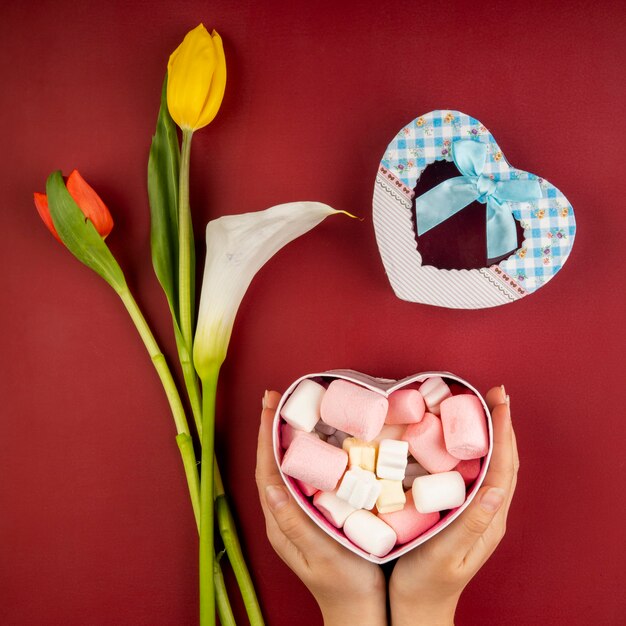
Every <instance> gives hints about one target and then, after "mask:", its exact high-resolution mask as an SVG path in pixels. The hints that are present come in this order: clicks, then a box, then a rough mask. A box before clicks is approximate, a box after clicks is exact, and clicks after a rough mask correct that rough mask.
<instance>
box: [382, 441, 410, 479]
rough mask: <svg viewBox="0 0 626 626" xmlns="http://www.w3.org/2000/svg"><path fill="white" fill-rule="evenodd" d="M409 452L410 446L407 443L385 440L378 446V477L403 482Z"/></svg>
mask: <svg viewBox="0 0 626 626" xmlns="http://www.w3.org/2000/svg"><path fill="white" fill-rule="evenodd" d="M408 451H409V444H408V442H406V441H396V440H395V439H383V440H382V441H381V442H380V444H379V445H378V461H376V476H378V478H388V479H389V480H398V481H401V480H403V479H404V470H405V469H406V461H407V458H406V455H407V454H408Z"/></svg>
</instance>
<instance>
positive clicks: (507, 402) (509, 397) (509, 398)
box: [504, 394, 511, 411]
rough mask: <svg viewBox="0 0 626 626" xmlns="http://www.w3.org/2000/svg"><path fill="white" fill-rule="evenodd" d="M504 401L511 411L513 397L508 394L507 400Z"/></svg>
mask: <svg viewBox="0 0 626 626" xmlns="http://www.w3.org/2000/svg"><path fill="white" fill-rule="evenodd" d="M504 401H505V402H506V405H507V406H508V407H509V411H510V410H511V396H509V395H508V394H507V396H506V398H505V399H504Z"/></svg>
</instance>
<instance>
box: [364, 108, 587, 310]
mask: <svg viewBox="0 0 626 626" xmlns="http://www.w3.org/2000/svg"><path fill="white" fill-rule="evenodd" d="M457 142H462V143H464V144H466V145H467V144H468V143H469V142H477V143H479V144H481V146H480V148H481V149H483V147H484V151H485V153H486V154H485V160H484V167H483V168H482V171H481V172H480V173H481V174H482V176H481V177H480V178H481V180H480V181H478V180H477V178H476V177H474V180H475V181H476V182H479V183H481V184H482V183H485V184H489V185H492V186H493V185H495V184H496V183H502V184H503V185H506V184H507V183H508V182H509V181H526V183H523V184H530V185H536V187H537V189H538V190H540V192H538V193H537V194H530V196H528V197H529V199H528V200H527V201H509V200H506V201H504V200H501V199H499V201H497V202H491V201H490V200H492V199H494V198H495V196H493V195H492V196H491V198H487V199H485V198H482V199H480V200H479V201H481V202H487V209H486V210H487V215H488V219H491V218H490V217H489V215H490V213H489V212H492V214H493V209H494V208H495V209H502V211H503V213H502V214H501V215H500V216H499V218H498V220H499V219H500V218H502V219H504V218H508V221H509V225H510V224H511V223H513V222H512V221H511V220H510V215H508V216H507V214H506V212H509V213H510V214H512V215H513V217H514V219H515V220H517V221H518V222H519V223H520V225H521V227H522V228H523V230H524V240H523V242H522V243H521V245H520V246H519V248H518V249H517V250H515V251H512V253H511V254H510V256H508V257H507V258H505V259H504V260H502V261H500V262H498V263H497V264H493V265H491V266H490V267H484V268H481V269H459V270H447V269H439V268H436V267H432V266H429V265H422V256H421V254H420V252H419V250H418V242H417V238H416V230H415V226H414V222H415V221H416V222H417V229H418V230H419V229H420V227H421V225H420V217H419V216H418V217H417V218H415V217H414V215H413V204H414V196H415V191H414V189H415V186H416V184H417V181H418V179H419V177H420V176H421V174H422V172H423V171H424V170H425V168H426V167H428V165H430V164H432V163H434V162H435V161H443V160H445V161H452V160H453V156H454V146H455V145H458V146H460V145H461V144H459V143H457ZM470 147H471V145H470ZM455 162H456V159H455ZM457 167H458V163H457ZM461 174H463V172H462V171H460V172H459V176H461ZM490 181H493V183H491V182H490ZM533 181H536V182H533ZM445 182H446V183H447V182H448V181H445ZM514 184H515V183H514ZM523 184H522V185H523ZM425 195H426V194H424V196H425ZM533 195H534V197H532V196H533ZM431 197H432V196H431ZM418 199H419V198H418ZM477 199H478V198H477ZM416 200H417V199H416ZM424 200H425V198H424ZM423 204H424V202H421V205H423ZM461 210H462V209H461ZM373 219H374V228H375V231H376V240H377V243H378V248H379V250H380V254H381V257H382V260H383V264H384V266H385V271H386V273H387V276H388V278H389V281H390V283H391V286H392V287H393V290H394V292H395V293H396V295H397V296H398V297H399V298H401V299H403V300H408V301H411V302H420V303H422V304H432V305H437V306H443V307H448V308H458V309H480V308H485V307H492V306H498V305H501V304H507V303H510V302H514V301H516V300H519V299H520V298H522V297H524V296H526V295H528V294H530V293H533V292H534V291H536V290H537V289H539V288H540V287H542V286H543V285H545V284H546V283H547V282H548V281H549V280H550V279H551V278H553V277H554V276H555V275H556V273H557V272H558V271H559V270H560V269H561V268H562V267H563V264H564V263H565V261H566V260H567V257H568V256H569V254H570V252H571V249H572V245H573V243H574V237H575V234H576V221H575V218H574V210H573V208H572V206H571V204H570V203H569V201H568V200H567V198H566V197H565V196H564V195H563V194H562V193H561V192H560V191H559V190H558V189H557V188H556V187H555V186H554V185H552V184H550V183H549V182H548V181H547V180H545V179H543V178H540V177H538V176H536V175H535V174H530V173H528V172H525V171H522V170H518V169H516V168H514V167H513V166H511V165H510V164H509V163H508V161H507V160H506V158H505V157H504V154H503V152H502V150H501V149H500V148H499V146H498V144H497V142H496V140H495V138H494V137H493V135H492V134H491V133H490V132H489V131H488V130H487V129H486V128H485V127H484V126H483V125H482V124H481V123H480V122H479V121H478V120H476V119H474V118H472V117H470V116H469V115H465V114H464V113H460V112H459V111H447V110H439V111H432V112H431V113H427V114H426V115H422V116H420V117H418V118H416V119H415V120H413V121H412V122H411V123H410V124H408V125H406V126H405V127H404V128H402V129H401V130H400V132H399V133H398V134H397V135H396V137H394V139H393V140H392V141H391V143H390V144H389V146H388V147H387V150H386V151H385V154H384V156H383V159H382V160H381V162H380V166H379V169H378V173H377V176H376V183H375V186H374V198H373ZM444 219H445V218H444ZM498 220H496V221H498ZM423 224H424V221H423V220H422V226H423ZM513 225H514V223H513ZM428 228H430V225H429V226H428ZM488 228H489V226H488ZM488 234H489V233H488ZM453 243H454V242H453Z"/></svg>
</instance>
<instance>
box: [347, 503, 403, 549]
mask: <svg viewBox="0 0 626 626" xmlns="http://www.w3.org/2000/svg"><path fill="white" fill-rule="evenodd" d="M343 532H344V533H346V537H347V538H348V539H349V540H350V541H351V542H352V543H354V544H356V545H357V546H359V548H361V549H362V550H365V551H366V552H368V553H369V554H373V555H374V556H379V557H382V556H385V555H386V554H388V553H389V551H390V550H391V549H392V548H393V547H394V546H395V545H396V539H397V537H396V533H395V532H394V531H393V529H392V528H391V527H390V526H387V524H385V522H383V520H381V519H380V518H379V517H376V515H374V514H373V513H370V512H369V511H355V512H354V513H352V514H351V515H349V516H348V519H347V520H346V521H345V524H344V526H343Z"/></svg>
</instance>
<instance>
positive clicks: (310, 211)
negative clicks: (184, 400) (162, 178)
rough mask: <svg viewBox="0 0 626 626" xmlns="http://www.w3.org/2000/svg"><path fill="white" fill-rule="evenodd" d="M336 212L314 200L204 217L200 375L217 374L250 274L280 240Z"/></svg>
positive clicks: (198, 343)
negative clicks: (239, 213)
mask: <svg viewBox="0 0 626 626" xmlns="http://www.w3.org/2000/svg"><path fill="white" fill-rule="evenodd" d="M335 213H345V211H336V210H335V209H333V208H331V207H329V206H327V205H325V204H321V203H319V202H291V203H288V204H280V205H278V206H275V207H272V208H270V209H266V210H265V211H257V212H255V213H244V214H242V215H227V216H224V217H220V218H219V219H216V220H212V221H211V222H209V223H208V225H207V227H206V246H207V256H206V262H205V265H204V277H203V279H202V292H201V295H200V310H199V313H198V325H197V328H196V335H195V341H194V347H193V356H194V364H195V367H196V371H197V372H198V375H199V376H200V378H201V379H202V380H203V381H204V380H206V379H207V378H210V377H211V376H214V375H216V372H217V371H218V370H219V367H220V366H221V364H222V363H223V361H224V359H225V358H226V351H227V348H228V342H229V340H230V336H231V332H232V328H233V324H234V321H235V315H236V314H237V309H238V308H239V305H240V303H241V301H242V299H243V297H244V295H245V293H246V290H247V289H248V286H249V285H250V282H251V281H252V279H253V278H254V275H255V274H256V273H257V272H258V271H259V270H260V269H261V267H263V265H264V264H265V263H266V262H267V261H268V260H269V259H270V258H271V257H272V256H274V254H276V252H278V251H279V250H280V249H281V248H282V247H283V246H284V245H286V244H287V243H289V242H290V241H293V240H294V239H296V238H297V237H299V236H300V235H303V234H304V233H306V232H307V231H309V230H311V229H312V228H313V227H315V226H317V224H319V223H320V222H321V221H322V220H323V219H324V218H326V217H328V216H329V215H333V214H335ZM347 215H349V214H347Z"/></svg>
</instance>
